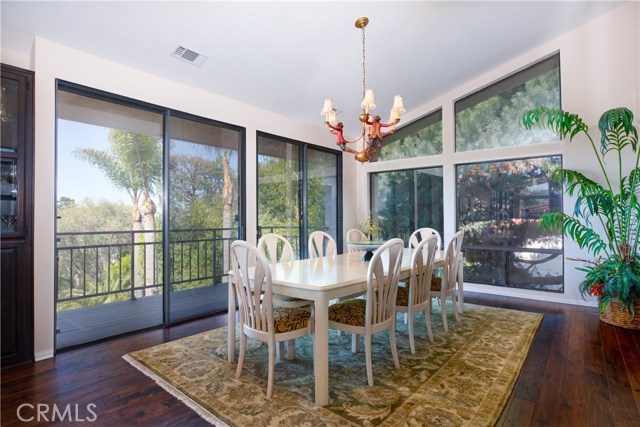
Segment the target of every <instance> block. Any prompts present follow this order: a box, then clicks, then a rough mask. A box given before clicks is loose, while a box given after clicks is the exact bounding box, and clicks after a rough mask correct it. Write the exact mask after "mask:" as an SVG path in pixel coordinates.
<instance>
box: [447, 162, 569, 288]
mask: <svg viewBox="0 0 640 427" xmlns="http://www.w3.org/2000/svg"><path fill="white" fill-rule="evenodd" d="M560 166H561V158H560V156H552V157H539V158H530V159H521V160H507V161H496V162H486V163H476V164H467V165H459V166H457V167H456V175H457V196H458V197H457V221H458V228H459V229H463V230H464V233H465V235H464V245H463V249H464V251H465V280H466V281H469V282H474V283H484V284H490V285H497V286H508V287H518V288H526V289H538V290H545V291H556V292H562V291H563V263H562V234H561V233H560V232H557V231H548V230H547V231H543V230H542V229H541V228H540V217H541V215H542V214H543V213H547V212H553V211H561V210H562V189H561V188H560V187H558V186H557V185H555V184H554V183H553V182H551V181H550V179H549V177H550V176H551V173H552V172H553V171H554V170H555V169H557V168H559V167H560Z"/></svg>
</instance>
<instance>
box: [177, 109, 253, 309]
mask: <svg viewBox="0 0 640 427" xmlns="http://www.w3.org/2000/svg"><path fill="white" fill-rule="evenodd" d="M170 133H171V141H170V148H169V223H170V230H169V259H168V262H169V271H168V273H169V286H170V290H171V292H170V294H169V321H176V320H181V319H185V318H189V317H193V316H199V315H202V314H205V313H210V312H215V311H221V310H225V309H226V308H227V286H228V274H227V273H228V271H229V270H230V269H231V262H230V258H229V254H230V246H231V242H232V241H233V240H236V239H237V238H238V236H239V227H240V222H239V217H240V216H239V206H240V200H239V197H238V195H239V193H240V191H239V187H238V184H239V182H240V181H239V166H240V163H239V158H240V155H239V154H240V144H241V137H242V135H241V133H240V132H239V131H237V130H231V129H226V128H223V127H219V126H217V125H214V124H211V123H205V122H199V121H194V120H190V119H185V118H179V117H171V120H170Z"/></svg>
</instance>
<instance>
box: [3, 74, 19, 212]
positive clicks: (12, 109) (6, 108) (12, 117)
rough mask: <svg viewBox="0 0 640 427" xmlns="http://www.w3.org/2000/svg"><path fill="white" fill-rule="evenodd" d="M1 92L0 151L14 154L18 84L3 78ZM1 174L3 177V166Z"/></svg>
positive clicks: (15, 147) (16, 148) (16, 131)
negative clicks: (0, 135)
mask: <svg viewBox="0 0 640 427" xmlns="http://www.w3.org/2000/svg"><path fill="white" fill-rule="evenodd" d="M1 90H2V92H1V94H0V96H1V98H0V101H1V102H0V128H1V129H2V140H1V141H2V142H1V143H0V151H2V152H5V153H6V152H9V153H15V152H17V151H18V82H17V81H16V80H11V79H7V78H3V79H2V89H1ZM2 174H3V177H4V166H3V169H2ZM3 182H4V181H3ZM3 195H4V194H3ZM3 200H4V199H3ZM3 215H4V214H3Z"/></svg>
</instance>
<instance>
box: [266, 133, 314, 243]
mask: <svg viewBox="0 0 640 427" xmlns="http://www.w3.org/2000/svg"><path fill="white" fill-rule="evenodd" d="M299 157H300V147H299V146H298V145H296V144H292V143H289V142H285V141H281V140H276V139H274V138H270V137H267V136H262V135H259V136H258V227H259V234H261V235H262V234H267V233H277V234H280V235H282V236H284V237H285V238H287V240H289V242H291V245H292V246H293V249H294V251H295V252H296V253H300V247H301V246H300V245H301V243H302V244H304V243H305V242H300V199H301V197H300V196H301V192H302V187H301V186H302V182H301V177H302V170H301V163H300V158H299Z"/></svg>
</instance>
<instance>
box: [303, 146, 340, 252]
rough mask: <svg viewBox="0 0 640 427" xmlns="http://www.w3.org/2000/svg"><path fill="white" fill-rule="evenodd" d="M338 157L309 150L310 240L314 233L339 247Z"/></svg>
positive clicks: (308, 220)
mask: <svg viewBox="0 0 640 427" xmlns="http://www.w3.org/2000/svg"><path fill="white" fill-rule="evenodd" d="M338 156H339V154H335V153H331V152H327V151H320V150H316V149H313V148H310V147H308V148H307V182H306V194H307V209H306V213H307V239H308V237H309V236H308V235H310V234H311V233H312V232H314V231H318V230H321V231H324V232H326V233H329V234H330V235H331V236H332V237H333V238H334V239H335V240H336V243H337V244H338V246H340V244H339V242H338V195H339V190H338Z"/></svg>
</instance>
